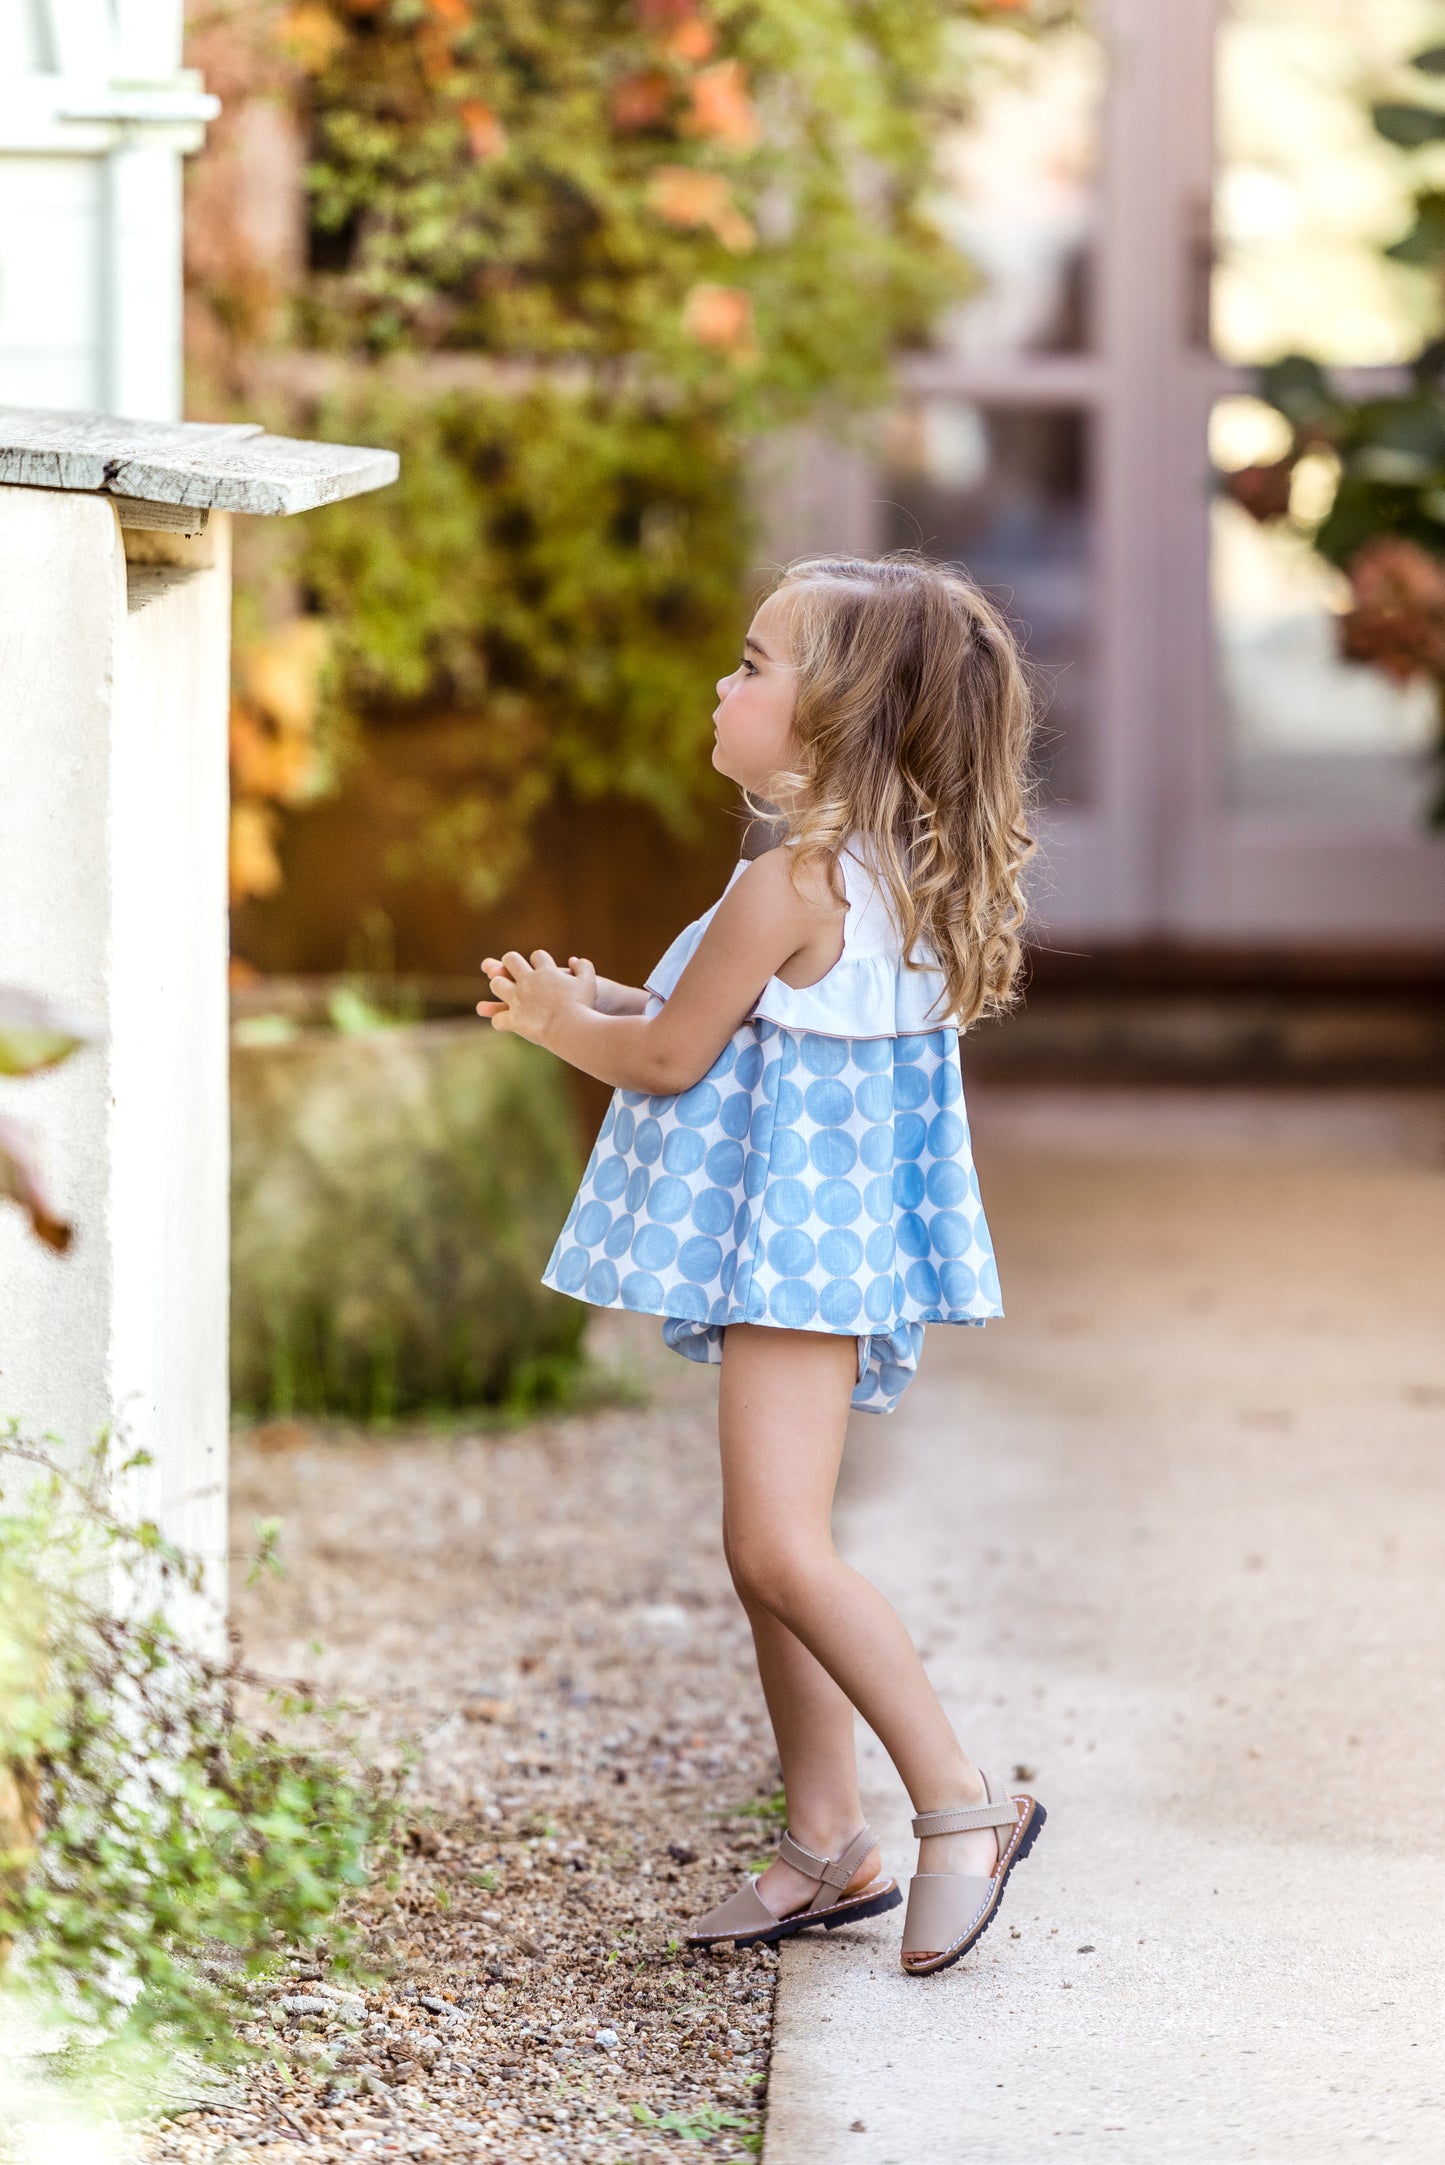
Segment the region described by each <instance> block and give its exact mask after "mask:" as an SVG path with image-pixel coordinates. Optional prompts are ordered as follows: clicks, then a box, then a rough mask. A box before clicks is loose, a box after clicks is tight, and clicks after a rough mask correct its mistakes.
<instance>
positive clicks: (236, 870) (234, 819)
mask: <svg viewBox="0 0 1445 2165" xmlns="http://www.w3.org/2000/svg"><path fill="white" fill-rule="evenodd" d="M228 872H229V885H230V891H231V900H232V901H233V902H243V901H244V900H245V899H246V897H247V896H248V895H274V894H275V892H276V890H277V888H278V887H279V886H280V885H281V881H282V876H283V875H282V871H281V860H280V858H279V857H278V856H277V854H276V815H275V813H274V812H273V811H272V810H271V808H270V807H269V805H264V804H256V803H253V802H251V801H249V800H248V801H245V802H243V803H241V804H233V805H232V807H231V836H230V850H229V865H228Z"/></svg>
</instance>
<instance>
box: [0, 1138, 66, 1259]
mask: <svg viewBox="0 0 1445 2165" xmlns="http://www.w3.org/2000/svg"><path fill="white" fill-rule="evenodd" d="M0 1200H3V1201H5V1202H8V1203H18V1204H19V1205H20V1208H21V1209H22V1210H23V1211H24V1212H25V1215H26V1217H27V1218H29V1220H30V1230H31V1231H32V1232H33V1233H34V1234H35V1235H36V1237H37V1239H39V1240H43V1241H44V1243H45V1245H46V1247H47V1248H53V1249H54V1250H55V1253H56V1254H57V1255H64V1253H65V1251H66V1249H67V1248H68V1247H69V1246H70V1242H71V1234H72V1228H71V1227H70V1226H69V1225H67V1224H66V1222H65V1220H64V1219H63V1218H62V1217H61V1216H60V1215H59V1214H58V1212H57V1211H56V1209H55V1206H54V1205H53V1203H52V1202H51V1200H50V1195H49V1191H48V1190H47V1188H46V1185H45V1180H44V1177H43V1175H42V1173H41V1170H40V1164H39V1159H38V1157H37V1155H36V1146H35V1134H34V1131H33V1129H31V1128H30V1127H28V1126H27V1125H26V1124H25V1122H24V1121H21V1120H15V1119H12V1118H11V1116H10V1115H9V1114H8V1113H0Z"/></svg>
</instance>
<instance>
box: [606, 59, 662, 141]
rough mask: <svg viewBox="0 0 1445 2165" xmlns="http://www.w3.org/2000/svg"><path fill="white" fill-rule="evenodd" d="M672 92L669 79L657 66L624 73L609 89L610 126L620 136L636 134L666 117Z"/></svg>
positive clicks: (653, 126)
mask: <svg viewBox="0 0 1445 2165" xmlns="http://www.w3.org/2000/svg"><path fill="white" fill-rule="evenodd" d="M675 95H676V90H675V86H674V83H673V79H672V77H671V76H670V75H668V74H665V73H664V71H663V70H662V69H661V68H649V69H646V70H644V72H643V73H642V74H640V75H624V76H623V77H622V79H621V81H620V82H619V83H617V84H615V85H614V87H613V91H612V101H611V110H612V125H613V127H614V128H616V129H618V130H619V132H620V133H622V134H624V135H635V134H639V133H640V132H641V131H642V130H643V129H644V128H655V127H657V126H659V125H660V123H661V122H663V121H664V120H666V119H667V116H668V114H669V113H670V112H671V111H672V102H673V98H674V97H675Z"/></svg>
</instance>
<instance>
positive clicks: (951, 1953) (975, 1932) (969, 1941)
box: [899, 1797, 1049, 1977]
mask: <svg viewBox="0 0 1445 2165" xmlns="http://www.w3.org/2000/svg"><path fill="white" fill-rule="evenodd" d="M1018 1802H1019V1803H1020V1804H1023V1803H1025V1802H1026V1803H1027V1804H1028V1805H1029V1807H1030V1810H1029V1815H1028V1817H1027V1819H1026V1820H1025V1821H1024V1827H1023V1832H1022V1833H1021V1834H1019V1835H1017V1836H1015V1840H1016V1841H1017V1843H1018V1847H1017V1849H1016V1850H1015V1851H1014V1853H1013V1855H1012V1856H1011V1857H1010V1858H1009V1860H1008V1862H1007V1864H1005V1866H1004V1867H1003V1870H1002V1871H1001V1873H1000V1874H999V1882H998V1886H997V1887H996V1888H995V1890H994V1897H993V1900H992V1901H991V1902H990V1903H989V1905H988V1908H987V1909H986V1910H985V1911H984V1913H983V1915H982V1917H980V1919H979V1921H978V1923H977V1924H976V1925H974V1926H972V1927H971V1929H970V1930H969V1931H968V1932H967V1933H966V1934H965V1936H964V1937H963V1938H962V1939H961V1940H960V1941H959V1943H958V1945H957V1946H956V1947H949V1948H947V1949H946V1950H945V1951H944V1953H943V1954H941V1955H940V1956H939V1957H938V1959H937V1961H934V1962H929V1963H927V1964H923V1963H912V1962H900V1965H899V1966H900V1968H901V1969H902V1971H903V1974H904V1976H905V1977H936V1976H937V1975H938V1973H939V1971H940V1970H950V1969H952V1968H953V1965H954V1963H955V1962H961V1961H962V1960H963V1958H964V1956H965V1955H966V1954H967V1953H968V1951H969V1949H970V1948H971V1947H976V1946H977V1945H978V1943H979V1941H980V1940H981V1939H982V1938H983V1935H984V1933H985V1932H986V1931H987V1930H988V1928H989V1926H990V1925H991V1924H992V1923H993V1920H994V1918H995V1917H996V1916H997V1915H998V1912H999V1907H1000V1904H1001V1903H1002V1901H1003V1897H1004V1889H1005V1887H1007V1885H1008V1883H1009V1875H1010V1873H1011V1872H1012V1871H1013V1869H1014V1867H1015V1865H1019V1864H1022V1863H1023V1861H1024V1858H1025V1857H1026V1856H1027V1855H1028V1853H1029V1851H1030V1850H1031V1849H1032V1848H1033V1846H1034V1843H1035V1842H1036V1841H1037V1840H1038V1838H1039V1835H1040V1832H1041V1831H1042V1829H1043V1825H1044V1822H1045V1820H1047V1818H1048V1816H1049V1815H1048V1813H1047V1812H1046V1811H1045V1810H1044V1807H1043V1806H1042V1804H1040V1803H1039V1802H1038V1800H1037V1798H1035V1797H1028V1798H1023V1797H1020V1798H1019V1799H1018Z"/></svg>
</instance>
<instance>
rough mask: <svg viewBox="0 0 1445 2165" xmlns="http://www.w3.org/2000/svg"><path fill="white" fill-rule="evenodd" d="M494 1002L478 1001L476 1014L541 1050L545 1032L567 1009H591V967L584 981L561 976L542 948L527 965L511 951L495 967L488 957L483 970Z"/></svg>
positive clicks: (593, 977) (569, 973)
mask: <svg viewBox="0 0 1445 2165" xmlns="http://www.w3.org/2000/svg"><path fill="white" fill-rule="evenodd" d="M482 969H483V970H484V972H485V973H486V976H487V980H488V982H489V983H490V985H491V988H492V992H493V994H494V997H493V998H492V999H490V1000H478V1002H477V1013H478V1014H479V1015H486V1016H488V1017H489V1018H490V1021H491V1024H492V1028H493V1029H494V1030H502V1031H510V1032H511V1033H512V1035H513V1036H515V1037H524V1038H526V1039H527V1040H528V1041H529V1042H530V1043H531V1044H534V1045H545V1044H546V1042H547V1036H548V1032H549V1030H550V1029H551V1028H552V1027H553V1026H554V1025H555V1024H556V1023H557V1022H558V1021H559V1020H560V1019H561V1017H562V1016H563V1015H564V1014H565V1013H566V1011H567V1010H568V1009H569V1008H577V1007H591V1006H592V1005H593V1004H594V1003H595V1001H596V997H597V973H596V971H595V970H593V969H592V966H591V964H590V963H587V964H585V965H584V969H585V971H586V973H587V974H586V975H582V974H580V973H579V974H577V975H574V974H573V972H572V971H571V970H570V969H569V970H564V969H561V968H559V967H558V965H557V964H556V963H555V962H554V961H553V960H552V957H551V956H550V955H549V954H548V952H547V950H546V948H545V947H539V948H537V949H536V950H535V951H534V953H533V955H532V958H531V960H530V961H528V960H527V958H526V956H525V955H519V954H518V953H517V952H516V950H515V949H512V950H509V951H508V953H506V954H505V955H503V956H502V958H501V960H500V961H498V959H497V958H496V956H495V955H489V956H488V957H487V958H486V960H485V961H484V962H483V964H482Z"/></svg>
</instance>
